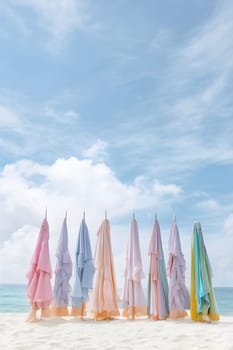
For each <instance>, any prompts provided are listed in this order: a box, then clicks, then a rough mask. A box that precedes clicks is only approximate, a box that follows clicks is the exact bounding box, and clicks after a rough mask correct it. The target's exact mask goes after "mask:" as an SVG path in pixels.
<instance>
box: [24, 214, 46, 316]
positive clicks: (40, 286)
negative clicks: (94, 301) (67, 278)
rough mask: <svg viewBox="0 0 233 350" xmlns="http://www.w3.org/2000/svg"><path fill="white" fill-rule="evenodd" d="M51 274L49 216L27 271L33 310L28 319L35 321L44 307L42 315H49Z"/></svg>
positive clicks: (43, 225) (29, 297)
mask: <svg viewBox="0 0 233 350" xmlns="http://www.w3.org/2000/svg"><path fill="white" fill-rule="evenodd" d="M51 275H52V269H51V262H50V254H49V225H48V221H47V218H45V219H44V221H43V223H42V226H41V229H40V232H39V236H38V240H37V244H36V248H35V250H34V254H33V256H32V260H31V265H30V269H29V271H28V273H27V278H28V284H27V297H28V299H29V302H30V304H31V305H32V310H33V313H31V315H30V316H29V318H28V321H32V322H33V321H34V319H35V318H36V310H38V309H42V316H46V317H48V316H49V306H50V303H51V301H52V287H51Z"/></svg>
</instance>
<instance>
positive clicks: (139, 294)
mask: <svg viewBox="0 0 233 350" xmlns="http://www.w3.org/2000/svg"><path fill="white" fill-rule="evenodd" d="M124 277H125V279H124V286H123V291H122V296H121V300H122V301H123V316H125V317H127V318H128V319H135V316H143V315H147V303H146V299H145V296H144V293H143V289H142V284H141V281H142V279H143V278H144V273H143V269H142V260H141V251H140V244H139V235H138V224H137V221H136V219H135V217H134V216H133V219H132V221H131V225H130V233H129V238H128V243H127V249H126V261H125V272H124Z"/></svg>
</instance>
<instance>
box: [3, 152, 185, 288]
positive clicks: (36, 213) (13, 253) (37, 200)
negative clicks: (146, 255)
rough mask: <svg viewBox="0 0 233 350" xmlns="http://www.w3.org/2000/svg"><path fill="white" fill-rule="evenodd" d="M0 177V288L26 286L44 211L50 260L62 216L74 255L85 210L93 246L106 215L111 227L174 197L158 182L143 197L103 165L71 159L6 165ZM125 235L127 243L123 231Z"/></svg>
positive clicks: (141, 191) (172, 191)
mask: <svg viewBox="0 0 233 350" xmlns="http://www.w3.org/2000/svg"><path fill="white" fill-rule="evenodd" d="M0 175H1V176H0V211H1V244H0V265H1V266H4V265H5V264H6V262H7V263H8V267H7V272H8V273H7V274H5V273H2V274H1V279H2V280H1V282H7V281H8V282H9V281H11V282H12V281H14V280H17V282H18V281H21V282H24V281H25V273H26V270H27V269H28V263H29V260H30V257H31V254H32V251H33V246H34V243H35V240H36V238H37V235H38V230H39V225H40V223H41V221H42V217H43V215H44V211H45V206H47V208H48V220H49V224H50V236H51V252H52V253H51V254H52V255H53V256H54V251H55V249H56V245H57V239H58V234H59V232H60V225H61V223H62V220H63V217H64V213H65V211H66V210H67V211H68V224H69V232H70V247H71V250H72V253H73V252H74V247H75V241H76V236H77V232H78V225H79V222H80V220H81V217H82V214H83V210H84V209H85V210H86V219H87V222H88V224H89V228H90V233H91V239H92V243H93V244H94V242H95V233H96V232H97V228H98V226H99V224H100V222H101V220H102V219H103V217H104V212H105V209H107V211H108V217H109V219H110V221H111V220H112V219H114V220H115V221H116V219H119V218H123V217H124V216H125V215H129V213H130V215H131V213H132V211H133V210H136V211H140V210H141V209H149V208H154V204H155V203H157V204H158V205H159V203H162V201H163V198H165V197H166V199H167V197H169V198H170V200H172V198H173V199H174V200H175V198H176V195H177V190H176V189H175V185H167V189H166V185H161V186H159V183H158V182H157V187H156V190H154V188H153V186H148V187H147V190H146V191H145V190H144V189H143V187H142V186H138V185H137V184H136V182H135V183H132V184H128V185H126V184H124V183H122V182H121V181H120V180H119V179H118V178H117V177H116V176H115V174H114V173H113V172H112V171H111V169H110V168H109V167H108V166H106V165H105V164H103V163H102V164H93V163H92V162H91V161H90V160H78V159H76V158H74V157H73V158H69V159H67V160H65V159H58V160H57V161H56V162H55V163H53V164H52V165H41V164H38V163H34V162H32V161H19V162H17V163H14V164H9V165H6V166H5V167H4V169H3V170H2V172H1V174H0ZM160 191H161V192H160ZM178 192H179V191H178ZM35 227H37V229H35ZM124 227H125V226H124ZM113 230H114V226H113ZM117 230H118V229H117V226H116V227H115V231H114V232H115V233H114V234H118V232H116V231H117ZM121 232H122V229H121ZM125 232H126V237H127V234H128V225H127V226H126V227H125ZM115 241H117V242H118V243H117V244H119V245H120V246H118V247H115V248H114V249H115V251H116V252H117V254H118V253H119V254H122V249H123V250H124V249H125V247H124V248H123V246H122V245H121V244H122V243H121V242H119V241H118V240H116V239H115ZM24 246H26V248H25V250H24V249H23V247H24ZM6 256H7V257H6ZM53 259H54V258H53Z"/></svg>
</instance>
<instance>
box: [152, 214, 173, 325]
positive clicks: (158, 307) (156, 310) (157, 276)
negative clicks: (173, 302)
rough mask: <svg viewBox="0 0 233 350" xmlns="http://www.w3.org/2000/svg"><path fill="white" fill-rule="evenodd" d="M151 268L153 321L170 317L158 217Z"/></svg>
mask: <svg viewBox="0 0 233 350" xmlns="http://www.w3.org/2000/svg"><path fill="white" fill-rule="evenodd" d="M148 255H149V256H150V267H149V281H148V314H149V317H150V318H151V319H153V320H160V319H165V318H167V317H168V313H169V307H168V282H167V274H166V267H165V262H164V254H163V247H162V240H161V234H160V227H159V222H158V219H157V216H156V217H155V222H154V226H153V231H152V235H151V239H150V244H149V252H148Z"/></svg>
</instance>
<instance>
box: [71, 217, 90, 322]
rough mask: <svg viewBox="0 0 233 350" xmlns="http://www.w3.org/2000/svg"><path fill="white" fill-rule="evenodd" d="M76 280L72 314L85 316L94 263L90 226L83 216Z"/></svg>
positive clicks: (77, 251)
mask: <svg viewBox="0 0 233 350" xmlns="http://www.w3.org/2000/svg"><path fill="white" fill-rule="evenodd" d="M75 258H76V259H75V280H74V285H73V290H72V311H71V315H72V316H85V315H86V303H87V301H88V300H89V296H88V290H89V289H92V287H93V276H94V265H93V259H92V251H91V244H90V237H89V232H88V227H87V224H86V222H85V216H83V219H82V222H81V224H80V228H79V234H78V241H77V248H76V253H75Z"/></svg>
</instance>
